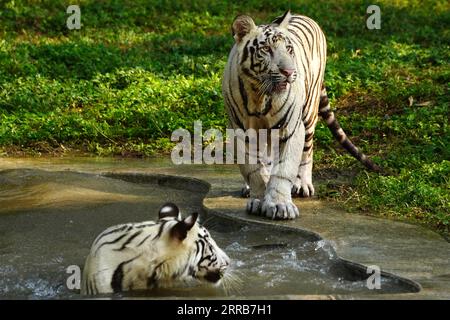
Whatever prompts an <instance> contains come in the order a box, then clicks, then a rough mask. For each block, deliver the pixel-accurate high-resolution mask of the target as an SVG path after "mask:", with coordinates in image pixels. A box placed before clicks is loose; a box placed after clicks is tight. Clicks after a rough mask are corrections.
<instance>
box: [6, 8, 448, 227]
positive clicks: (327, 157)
mask: <svg viewBox="0 0 450 320" xmlns="http://www.w3.org/2000/svg"><path fill="white" fill-rule="evenodd" d="M69 2H70V1H60V0H55V1H54V0H51V1H50V0H34V1H33V0H29V1H19V0H15V1H12V0H9V1H4V2H2V3H1V4H0V150H3V153H4V154H6V155H7V154H10V153H11V151H18V150H21V151H24V152H25V153H31V154H39V153H48V152H50V153H51V152H53V151H54V150H67V149H69V150H81V151H85V152H89V153H94V154H98V155H116V154H119V155H132V156H151V155H155V154H161V153H167V152H168V151H170V150H171V148H172V146H173V144H172V143H171V142H170V134H171V132H172V131H173V130H175V129H177V128H179V127H182V128H187V129H192V128H193V122H194V121H195V120H201V121H202V122H203V128H211V127H213V128H219V129H223V128H225V126H226V116H225V112H224V106H223V101H222V97H221V89H220V81H221V75H222V71H223V68H224V65H225V61H226V58H227V54H228V51H229V49H230V48H231V46H232V43H233V40H232V38H231V36H230V31H229V30H230V24H231V22H232V19H233V17H234V16H236V15H237V14H239V13H248V14H250V15H252V16H253V17H254V19H255V21H256V22H257V23H264V22H268V21H270V20H271V19H273V18H274V17H275V16H277V15H279V14H281V13H283V12H284V11H285V9H286V8H291V9H292V11H293V12H296V13H301V14H305V15H308V16H310V17H312V18H314V19H315V20H316V21H317V22H318V23H319V24H320V25H321V26H322V28H323V30H324V31H325V33H326V35H327V39H328V66H327V71H326V83H327V87H328V91H329V93H330V96H331V102H332V104H333V105H334V108H335V109H336V110H337V116H338V119H339V120H340V122H341V124H342V126H343V127H344V129H345V130H346V132H347V133H348V134H349V136H351V137H352V139H353V141H354V142H355V143H356V144H357V145H358V146H360V147H361V148H362V149H363V150H364V151H365V152H366V153H368V154H369V155H371V156H372V157H373V158H374V159H375V161H376V162H378V163H379V164H380V165H382V166H384V167H386V168H389V169H390V170H391V171H392V172H393V173H394V175H392V176H388V177H386V176H380V175H377V174H374V173H366V172H365V171H364V170H363V169H362V167H361V166H360V165H359V164H358V163H356V161H354V160H353V159H352V158H351V157H349V156H348V155H346V154H345V153H344V152H343V151H342V150H341V149H339V148H335V146H336V142H334V141H333V139H332V136H331V134H330V133H329V131H328V129H327V128H326V127H325V126H324V124H323V123H320V124H319V125H318V127H317V134H316V168H317V170H318V171H320V170H325V171H329V172H332V171H336V172H345V171H350V172H351V173H352V176H354V177H355V178H354V179H352V180H351V181H347V182H345V183H341V184H339V185H336V183H334V184H332V183H331V182H332V181H330V184H329V185H328V186H325V187H324V188H322V189H321V194H322V196H324V197H327V198H330V199H333V200H335V201H339V202H341V203H343V204H344V203H345V206H346V207H347V208H348V209H352V208H356V209H358V210H359V211H361V210H363V211H370V212H372V213H379V214H382V215H386V216H390V217H395V218H399V219H407V220H408V221H415V222H420V223H423V224H425V225H427V226H430V227H432V228H434V229H435V230H438V231H440V232H442V233H444V234H445V233H447V234H448V232H449V230H450V227H449V226H450V213H449V212H450V198H449V197H450V196H449V194H450V185H449V180H448V179H449V178H448V177H449V176H450V169H449V167H450V162H449V159H450V147H449V146H450V141H449V140H450V138H449V137H450V134H449V125H448V122H449V121H448V119H449V117H448V114H449V104H450V99H449V83H450V68H449V62H450V46H449V44H450V31H449V30H450V6H449V4H448V1H445V0H441V1H431V0H430V1H413V0H410V1H406V0H404V1H400V0H398V1H388V0H384V1H377V4H378V5H379V6H380V7H381V18H382V24H381V30H367V29H366V27H365V19H366V16H365V9H366V8H367V6H368V5H369V4H372V3H371V1H327V0H321V1H317V0H305V1H297V2H295V1H269V0H263V1H256V0H255V1H245V2H243V3H242V4H239V5H237V4H230V3H228V2H226V1H223V0H212V1H200V0H197V1H180V0H173V1H162V0H161V1H157V0H153V1H148V0H125V1H98V0H96V1H94V0H92V1H90V0H84V1H83V0H80V1H77V3H78V4H79V5H80V7H81V14H82V21H81V22H82V25H83V26H82V28H81V30H72V31H70V30H68V29H67V28H66V26H65V21H66V18H67V17H68V14H66V7H67V6H68V5H69V4H72V3H69Z"/></svg>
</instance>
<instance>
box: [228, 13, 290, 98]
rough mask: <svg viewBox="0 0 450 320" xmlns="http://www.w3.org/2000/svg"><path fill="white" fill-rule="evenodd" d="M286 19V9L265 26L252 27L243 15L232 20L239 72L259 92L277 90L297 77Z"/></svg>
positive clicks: (251, 21)
mask: <svg viewBox="0 0 450 320" xmlns="http://www.w3.org/2000/svg"><path fill="white" fill-rule="evenodd" d="M290 18H291V14H290V12H289V11H288V12H286V13H285V14H284V15H283V16H282V17H280V18H278V19H276V20H275V21H274V22H273V23H271V24H268V25H260V26H256V25H255V23H254V22H253V19H252V18H250V17H249V16H246V15H240V16H238V17H236V18H235V20H234V22H233V25H232V34H233V37H234V39H235V41H236V46H237V50H238V53H239V56H238V59H239V62H238V65H239V68H240V73H241V75H242V76H243V77H244V78H245V80H246V81H248V82H249V83H251V86H252V87H253V90H254V91H256V92H258V93H259V94H273V93H281V92H283V91H285V90H286V88H287V87H288V86H289V85H290V84H292V83H293V82H294V81H295V80H296V78H297V67H296V63H295V59H294V55H295V52H294V51H295V50H294V46H293V43H292V42H291V40H290V37H289V36H288V34H289V32H288V30H287V26H288V23H289V20H290Z"/></svg>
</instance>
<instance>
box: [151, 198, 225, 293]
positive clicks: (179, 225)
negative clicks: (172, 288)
mask: <svg viewBox="0 0 450 320" xmlns="http://www.w3.org/2000/svg"><path fill="white" fill-rule="evenodd" d="M159 220H160V222H161V221H167V222H168V223H169V226H168V228H167V230H168V232H167V237H168V238H167V241H169V242H170V243H171V248H173V249H174V251H175V252H177V254H178V256H179V258H180V259H175V261H177V263H176V265H175V266H173V268H172V275H171V277H172V278H173V279H175V278H179V279H186V278H194V279H197V280H200V281H206V282H209V283H212V284H215V285H219V284H220V282H221V280H222V278H223V276H224V275H225V271H226V270H227V268H228V266H229V265H230V258H229V257H228V256H227V255H226V253H225V252H224V251H223V250H222V249H221V248H220V247H219V246H218V245H217V244H216V242H215V241H214V239H213V238H212V237H211V235H210V233H209V232H208V230H207V229H206V228H205V227H203V226H201V225H200V224H199V223H198V221H197V220H198V213H193V214H191V215H190V216H188V217H187V218H184V219H182V218H181V215H180V211H179V209H178V207H177V206H176V205H175V204H173V203H166V204H165V205H163V206H162V207H161V209H160V211H159Z"/></svg>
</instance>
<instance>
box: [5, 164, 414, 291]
mask: <svg viewBox="0 0 450 320" xmlns="http://www.w3.org/2000/svg"><path fill="white" fill-rule="evenodd" d="M117 178H118V176H116V178H112V177H106V176H101V175H95V174H82V173H76V172H71V171H59V172H51V171H43V170H34V169H28V170H26V169H18V170H4V171H0V298H2V299H8V298H19V299H49V298H50V299H55V298H56V299H58V298H62V299H66V298H80V295H79V291H78V290H69V289H68V288H67V285H66V280H67V278H68V277H69V276H70V275H69V274H68V273H66V270H67V268H68V267H69V266H71V265H77V266H80V267H81V268H82V267H83V265H84V259H85V257H86V255H87V254H88V252H89V248H90V245H91V243H92V241H93V239H94V238H95V237H96V236H97V235H98V234H99V233H100V232H101V231H103V230H104V229H105V228H107V227H109V226H112V225H115V224H120V223H126V222H138V221H145V220H155V219H156V217H157V210H158V208H159V206H160V205H161V204H162V203H164V202H166V201H173V202H175V203H177V204H178V205H179V207H180V209H181V211H182V212H184V214H188V213H191V212H193V211H200V212H201V204H202V199H203V197H204V195H205V193H206V191H207V190H206V189H205V186H200V187H196V186H195V184H192V183H191V182H189V183H187V184H186V183H184V184H183V183H181V182H179V181H178V182H177V181H175V180H171V179H166V178H165V177H162V176H161V177H153V178H148V177H144V178H145V179H144V178H143V179H140V178H139V176H131V178H130V177H128V178H127V176H124V177H122V178H125V179H126V180H129V181H124V180H122V179H117ZM133 180H140V183H134V182H130V181H133ZM206 226H207V227H208V229H209V230H210V232H211V234H212V236H213V238H214V239H215V240H216V242H217V243H218V245H219V246H220V247H222V248H223V249H224V250H225V252H227V254H228V255H229V256H230V258H231V259H232V261H233V262H232V267H231V274H233V275H234V277H235V278H239V279H240V281H237V282H236V281H235V282H233V285H231V283H229V284H228V286H226V287H225V288H224V287H218V288H214V287H205V286H196V287H189V288H185V287H184V288H179V289H165V290H157V291H152V292H146V293H133V294H128V296H138V297H141V296H153V297H154V296H188V297H189V296H224V295H231V296H270V295H277V294H333V295H335V294H358V293H364V294H380V293H386V292H389V293H396V292H408V291H409V290H411V288H410V287H408V286H407V285H405V284H404V283H402V281H400V280H396V279H394V278H390V277H382V283H381V288H382V289H381V290H369V289H368V288H367V287H366V281H365V280H364V279H365V278H366V277H367V276H365V275H363V276H361V274H360V272H356V271H355V270H352V268H351V267H349V266H348V265H346V264H345V263H344V262H343V261H341V260H340V259H339V258H338V257H336V254H335V251H334V249H333V247H332V244H330V243H329V242H327V241H325V240H321V241H316V242H311V241H306V240H304V239H302V238H301V237H300V236H299V235H298V234H297V233H295V232H280V231H275V230H272V229H269V228H268V227H260V226H253V225H230V224H229V223H228V222H224V221H221V220H220V219H218V218H211V219H209V218H208V219H207V221H206ZM119 297H122V295H119Z"/></svg>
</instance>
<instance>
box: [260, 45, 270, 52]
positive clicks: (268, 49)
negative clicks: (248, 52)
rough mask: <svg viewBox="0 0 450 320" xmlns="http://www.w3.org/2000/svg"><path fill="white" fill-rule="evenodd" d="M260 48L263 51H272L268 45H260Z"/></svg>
mask: <svg viewBox="0 0 450 320" xmlns="http://www.w3.org/2000/svg"><path fill="white" fill-rule="evenodd" d="M261 50H262V51H264V52H271V51H272V49H271V48H270V46H262V47H261Z"/></svg>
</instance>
